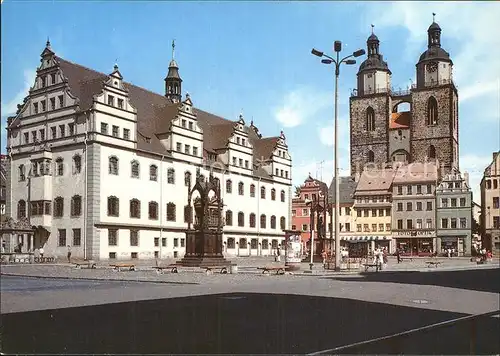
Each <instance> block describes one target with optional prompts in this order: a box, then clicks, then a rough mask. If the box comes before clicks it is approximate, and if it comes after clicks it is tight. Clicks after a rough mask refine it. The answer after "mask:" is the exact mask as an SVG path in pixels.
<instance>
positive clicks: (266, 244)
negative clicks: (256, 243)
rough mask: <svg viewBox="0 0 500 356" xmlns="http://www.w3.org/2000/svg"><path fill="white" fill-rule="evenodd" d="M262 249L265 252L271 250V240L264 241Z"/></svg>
mask: <svg viewBox="0 0 500 356" xmlns="http://www.w3.org/2000/svg"><path fill="white" fill-rule="evenodd" d="M262 249H263V250H268V249H269V240H267V239H264V240H262Z"/></svg>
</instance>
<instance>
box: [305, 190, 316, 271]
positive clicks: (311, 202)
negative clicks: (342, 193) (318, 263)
mask: <svg viewBox="0 0 500 356" xmlns="http://www.w3.org/2000/svg"><path fill="white" fill-rule="evenodd" d="M312 198H313V199H312V200H309V199H305V202H306V206H307V205H310V211H309V232H310V234H311V238H310V240H309V241H310V243H311V248H310V255H311V256H310V262H309V269H310V270H311V271H312V269H313V266H314V260H313V258H314V218H315V216H314V214H315V211H316V197H315V196H314V195H313V196H312Z"/></svg>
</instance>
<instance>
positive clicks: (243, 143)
mask: <svg viewBox="0 0 500 356" xmlns="http://www.w3.org/2000/svg"><path fill="white" fill-rule="evenodd" d="M241 144H242V145H243V146H245V139H244V138H242V139H241Z"/></svg>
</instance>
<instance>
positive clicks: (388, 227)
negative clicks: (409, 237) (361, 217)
mask: <svg viewBox="0 0 500 356" xmlns="http://www.w3.org/2000/svg"><path fill="white" fill-rule="evenodd" d="M385 231H391V224H390V223H387V224H385Z"/></svg>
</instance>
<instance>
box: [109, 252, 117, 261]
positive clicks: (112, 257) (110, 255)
mask: <svg viewBox="0 0 500 356" xmlns="http://www.w3.org/2000/svg"><path fill="white" fill-rule="evenodd" d="M109 259H110V260H116V252H110V253H109Z"/></svg>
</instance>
